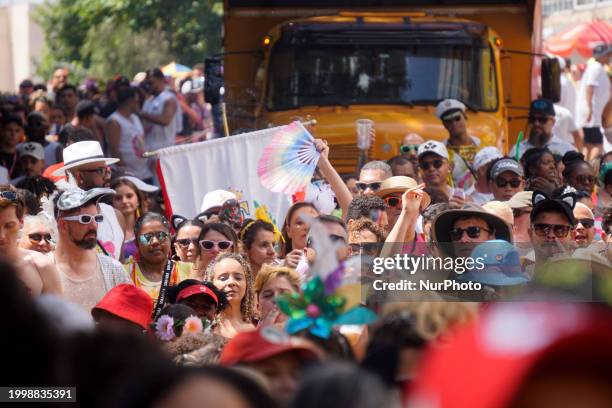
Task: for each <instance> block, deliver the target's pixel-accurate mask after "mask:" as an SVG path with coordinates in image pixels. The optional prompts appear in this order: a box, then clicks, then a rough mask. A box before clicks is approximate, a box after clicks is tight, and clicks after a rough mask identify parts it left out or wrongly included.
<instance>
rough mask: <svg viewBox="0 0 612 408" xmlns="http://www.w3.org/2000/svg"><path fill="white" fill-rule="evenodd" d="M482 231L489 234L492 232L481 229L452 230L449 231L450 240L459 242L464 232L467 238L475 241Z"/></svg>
mask: <svg viewBox="0 0 612 408" xmlns="http://www.w3.org/2000/svg"><path fill="white" fill-rule="evenodd" d="M482 231H486V232H488V233H489V234H490V233H491V232H492V231H491V230H488V229H486V228H481V227H467V228H453V229H452V230H451V231H450V239H451V241H459V240H460V239H461V237H463V233H464V232H466V233H467V236H468V237H470V238H472V239H476V238H480V234H482Z"/></svg>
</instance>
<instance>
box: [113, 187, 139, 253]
mask: <svg viewBox="0 0 612 408" xmlns="http://www.w3.org/2000/svg"><path fill="white" fill-rule="evenodd" d="M111 188H112V189H113V190H115V191H116V194H115V195H114V196H113V207H115V209H117V210H118V211H119V212H121V214H123V217H124V218H125V239H124V241H123V258H122V259H126V260H127V259H129V258H130V257H132V256H134V255H135V254H136V252H138V245H137V244H136V238H135V236H134V224H136V219H138V217H140V216H141V215H142V214H143V213H144V211H143V210H142V203H143V201H144V198H143V195H142V193H141V192H140V190H138V188H137V187H136V186H135V185H134V183H132V182H131V181H130V180H127V179H124V178H119V179H115V180H113V182H112V183H111Z"/></svg>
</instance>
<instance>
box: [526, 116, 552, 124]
mask: <svg viewBox="0 0 612 408" xmlns="http://www.w3.org/2000/svg"><path fill="white" fill-rule="evenodd" d="M535 122H538V123H541V124H545V123H546V122H548V117H547V116H530V117H529V123H535Z"/></svg>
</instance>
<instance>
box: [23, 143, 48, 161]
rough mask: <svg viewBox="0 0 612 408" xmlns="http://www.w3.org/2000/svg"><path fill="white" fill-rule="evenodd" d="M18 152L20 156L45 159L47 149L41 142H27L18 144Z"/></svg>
mask: <svg viewBox="0 0 612 408" xmlns="http://www.w3.org/2000/svg"><path fill="white" fill-rule="evenodd" d="M17 153H19V157H23V156H30V157H33V158H35V159H36V160H44V159H45V149H44V147H42V145H41V144H40V143H35V142H26V143H21V144H19V145H17Z"/></svg>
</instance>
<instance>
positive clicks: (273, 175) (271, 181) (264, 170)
mask: <svg viewBox="0 0 612 408" xmlns="http://www.w3.org/2000/svg"><path fill="white" fill-rule="evenodd" d="M319 156H320V153H319V152H318V151H317V149H316V147H315V145H314V138H313V137H312V135H311V134H310V133H308V131H307V130H306V129H305V128H304V126H302V124H301V123H299V122H293V123H291V124H290V125H287V126H284V127H282V128H281V129H280V130H279V131H278V132H277V133H276V134H275V135H274V136H273V137H272V140H270V143H269V144H268V145H267V146H266V148H265V149H264V152H263V154H262V155H261V158H260V159H259V163H258V166H257V174H258V175H259V179H260V180H261V184H262V185H263V186H264V187H266V188H267V189H268V190H270V191H274V192H276V193H285V194H289V195H291V194H294V193H295V192H297V191H299V190H301V189H303V188H304V187H306V185H307V184H308V183H309V182H310V179H311V178H312V175H313V174H314V170H315V167H316V166H317V162H318V161H319Z"/></svg>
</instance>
